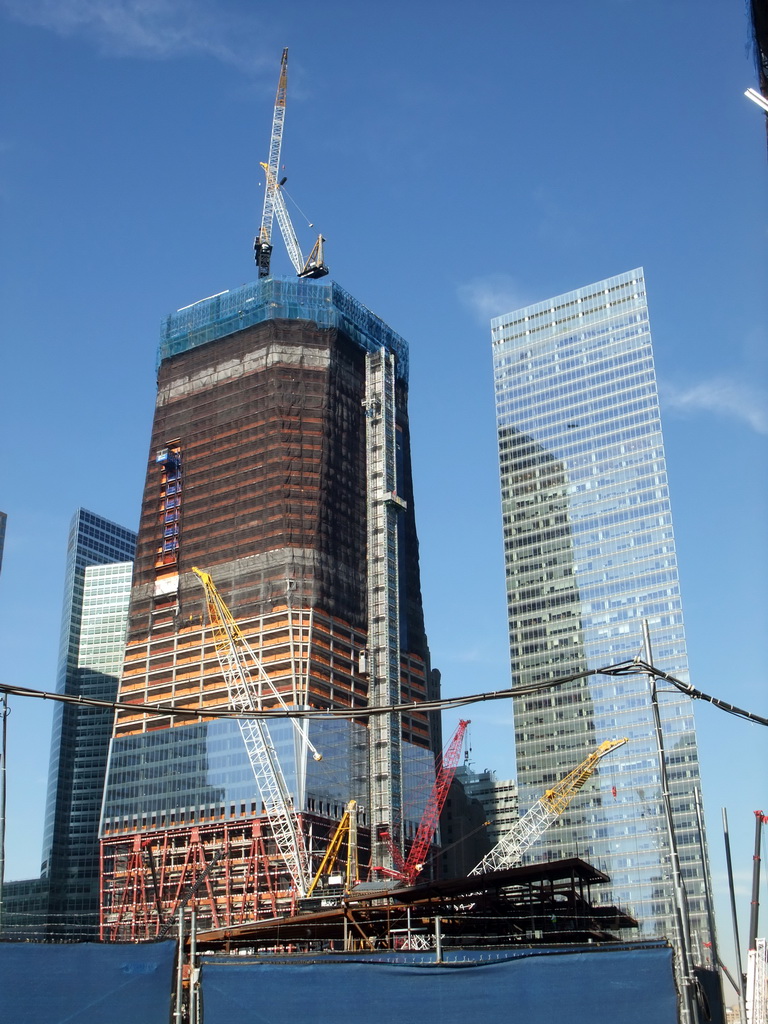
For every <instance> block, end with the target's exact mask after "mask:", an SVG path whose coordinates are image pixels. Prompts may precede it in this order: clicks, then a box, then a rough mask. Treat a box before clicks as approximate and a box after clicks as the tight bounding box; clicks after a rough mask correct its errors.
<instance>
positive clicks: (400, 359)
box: [157, 277, 408, 381]
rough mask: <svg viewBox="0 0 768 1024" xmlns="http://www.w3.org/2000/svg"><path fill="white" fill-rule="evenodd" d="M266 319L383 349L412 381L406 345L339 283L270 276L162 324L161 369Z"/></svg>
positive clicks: (214, 297)
mask: <svg viewBox="0 0 768 1024" xmlns="http://www.w3.org/2000/svg"><path fill="white" fill-rule="evenodd" d="M265 320H307V321H309V322H311V323H315V324H317V326H318V327H336V328H338V329H339V330H342V331H343V332H344V333H345V334H346V335H347V336H348V337H350V338H352V340H353V341H355V342H357V344H358V345H360V347H361V348H362V349H364V350H365V351H366V352H373V351H376V350H377V349H380V348H382V347H384V348H387V349H389V350H390V351H391V352H394V354H395V356H396V357H397V362H396V367H397V369H396V372H397V375H398V377H399V378H400V379H401V380H404V381H407V380H408V343H407V342H406V341H405V340H404V339H403V338H401V337H400V335H399V334H396V333H395V332H394V331H393V330H392V328H391V327H388V326H387V324H385V323H384V321H383V320H380V319H379V317H377V316H376V315H375V314H374V313H372V312H371V311H370V310H369V309H367V308H366V307H365V306H364V305H363V304H362V303H361V302H358V301H357V299H354V298H352V296H351V295H350V294H349V293H348V292H345V291H344V289H343V288H340V287H339V285H337V284H336V283H335V282H333V281H331V282H329V283H321V282H316V281H304V280H294V279H292V278H279V277H266V278H264V279H263V280H261V281H255V282H253V283H252V284H246V285H243V287H242V288H235V289H233V290H232V291H227V292H221V294H219V295H212V296H211V297H210V298H207V299H201V300H200V301H199V302H195V303H193V304H192V305H191V306H185V307H184V309H180V310H179V311H178V312H176V313H171V315H170V316H168V317H166V318H165V320H164V321H163V326H162V332H161V337H160V348H159V350H158V358H157V361H158V366H159V365H160V363H161V362H162V361H163V360H164V359H168V358H169V357H170V356H175V355H178V354H179V353H180V352H187V351H188V350H189V349H192V348H197V347H198V346H199V345H205V344H207V343H208V342H209V341H216V340H218V339H219V338H226V337H228V336H229V335H230V334H234V333H235V332H236V331H242V330H243V329H244V328H246V327H252V326H253V325H254V324H260V323H264V321H265Z"/></svg>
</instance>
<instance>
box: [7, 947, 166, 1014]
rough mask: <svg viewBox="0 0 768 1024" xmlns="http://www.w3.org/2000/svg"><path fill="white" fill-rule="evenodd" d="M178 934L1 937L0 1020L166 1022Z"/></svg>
mask: <svg viewBox="0 0 768 1024" xmlns="http://www.w3.org/2000/svg"><path fill="white" fill-rule="evenodd" d="M175 957H176V943H175V942H152V943H144V944H142V945H137V946H128V945H107V944H101V943H95V942H83V943H73V944H72V945H61V946H58V945H43V944H39V945H38V944H36V943H33V942H3V943H0V1024H138V1022H141V1024H168V1021H169V1020H170V1014H171V994H172V991H173V987H174V970H173V967H174V961H175Z"/></svg>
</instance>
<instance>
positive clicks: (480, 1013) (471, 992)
mask: <svg viewBox="0 0 768 1024" xmlns="http://www.w3.org/2000/svg"><path fill="white" fill-rule="evenodd" d="M202 1005H203V1008H204V1015H203V1021H204V1024H232V1021H237V1022H238V1024H257V1022H258V1024H263V1022H265V1021H268V1022H269V1024H296V1022H297V1021H311V1022H312V1024H360V1022H361V1021H365V1024H395V1022H396V1024H404V1022H410V1021H418V1022H419V1024H473V1022H476V1021H494V1022H497V1021H520V1022H521V1024H522V1022H525V1024H553V1022H559V1021H567V1022H568V1024H595V1021H598V1020H605V1019H606V1016H609V1017H610V1019H611V1020H612V1021H620V1022H621V1024H649V1022H651V1021H652V1022H653V1024H677V996H676V990H675V983H674V978H673V973H672V951H671V949H670V948H669V947H668V946H666V945H665V944H661V943H660V944H653V945H643V946H637V947H634V948H628V947H619V948H615V947H614V948H609V947H597V946H596V947H584V946H580V947H569V948H565V949H564V948H559V949H551V948H550V949H541V950H526V951H524V952H519V953H512V952H510V951H503V952H501V951H499V952H493V953H490V952H489V953H483V954H473V953H466V952H463V953H461V954H460V955H459V954H456V953H454V954H450V955H449V954H448V953H446V959H445V960H444V961H443V962H442V963H439V964H438V963H435V960H434V953H432V954H431V956H430V955H429V954H376V953H372V954H366V955H362V954H361V955H359V956H351V955H334V954H330V955H325V956H316V957H311V956H296V957H291V958H288V957H283V958H278V957H275V958H269V957H264V956H263V957H258V958H256V957H254V958H252V959H246V960H244V959H243V958H242V957H238V958H235V957H232V958H231V959H229V960H224V959H221V958H216V959H214V960H212V961H211V962H208V960H207V959H206V958H204V965H203V969H202Z"/></svg>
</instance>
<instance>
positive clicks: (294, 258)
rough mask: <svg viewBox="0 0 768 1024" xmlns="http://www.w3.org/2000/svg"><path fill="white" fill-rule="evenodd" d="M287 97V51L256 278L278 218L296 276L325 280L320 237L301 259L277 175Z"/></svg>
mask: <svg viewBox="0 0 768 1024" xmlns="http://www.w3.org/2000/svg"><path fill="white" fill-rule="evenodd" d="M287 94H288V48H287V47H286V48H285V49H284V50H283V56H282V59H281V61H280V78H279V79H278V82H277V95H276V96H275V110H274V113H273V115H272V134H271V136H270V140H269V159H268V161H267V163H262V165H261V166H262V167H263V168H264V173H265V174H266V178H267V183H266V186H265V189H264V207H263V209H262V213H261V227H260V228H259V233H258V235H257V236H256V239H255V241H254V243H253V249H254V254H255V258H256V266H257V267H258V269H259V277H269V271H270V264H271V261H272V226H273V223H274V218H275V216H277V223H278V224H279V225H280V231H281V232H282V235H283V239H284V241H285V247H286V249H287V250H288V256H289V257H290V260H291V263H292V264H293V266H294V268H295V270H296V273H297V274H298V276H299V277H324V276H325V275H326V274H327V273H328V267H326V265H325V262H324V261H323V242H324V241H325V239H324V238H323V236H322V235H320V236H318V239H317V242H315V245H314V247H313V249H312V252H311V253H310V254H309V259H307V260H306V262H305V260H304V257H303V256H302V254H301V249H300V248H299V242H298V239H297V237H296V232H295V231H294V228H293V224H292V223H291V218H290V217H289V216H288V210H287V209H286V206H285V200H284V199H283V193H282V191H281V186H282V184H283V183H284V181H285V179H283V181H279V180H278V174H279V172H280V153H281V150H282V146H283V125H284V123H285V101H286V97H287Z"/></svg>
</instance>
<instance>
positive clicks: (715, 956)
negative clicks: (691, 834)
mask: <svg viewBox="0 0 768 1024" xmlns="http://www.w3.org/2000/svg"><path fill="white" fill-rule="evenodd" d="M693 795H694V799H695V801H696V825H697V827H698V837H699V856H700V857H701V868H702V878H703V881H704V903H705V905H706V908H707V925H708V927H709V948H710V952H711V954H712V966H713V967H714V969H715V970H717V965H718V964H719V963H720V954H719V952H718V948H717V935H716V933H715V910H714V905H713V903H712V880H711V879H710V877H709V861H708V859H707V856H706V850H705V849H704V812H703V810H702V806H701V790H700V789H699V787H698V786H697V787H696V789H695V790H694V791H693Z"/></svg>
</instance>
